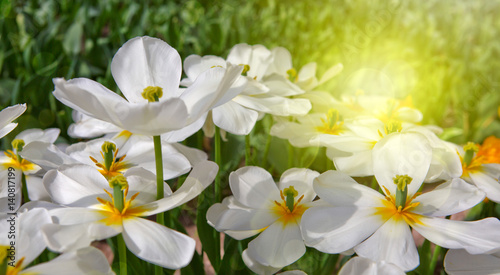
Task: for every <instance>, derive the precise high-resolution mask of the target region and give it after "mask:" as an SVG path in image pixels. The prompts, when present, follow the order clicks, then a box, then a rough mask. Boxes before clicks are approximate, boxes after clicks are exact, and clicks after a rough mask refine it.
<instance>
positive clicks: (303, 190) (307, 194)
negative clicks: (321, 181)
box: [278, 168, 319, 202]
mask: <svg viewBox="0 0 500 275" xmlns="http://www.w3.org/2000/svg"><path fill="white" fill-rule="evenodd" d="M317 176H319V173H318V172H316V171H313V170H310V169H305V168H291V169H288V170H286V171H285V172H283V174H282V175H281V178H280V182H279V183H278V187H279V189H280V190H284V189H285V188H288V187H289V186H291V185H292V186H293V187H294V188H295V189H296V190H297V191H298V192H299V195H298V197H297V198H299V197H300V196H302V195H304V198H303V199H302V201H303V202H309V201H312V200H313V199H314V198H315V197H316V193H315V192H314V189H313V180H314V179H315V178H316V177H317Z"/></svg>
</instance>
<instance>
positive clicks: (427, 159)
mask: <svg viewBox="0 0 500 275" xmlns="http://www.w3.org/2000/svg"><path fill="white" fill-rule="evenodd" d="M431 159H432V149H431V147H430V145H429V142H428V141H427V139H426V138H425V137H424V136H423V135H421V134H418V133H393V134H390V135H388V136H386V137H385V138H383V139H382V140H380V141H379V142H377V144H376V145H375V147H374V148H373V171H374V173H375V178H377V181H378V183H379V185H380V186H385V187H386V188H387V189H388V190H389V191H390V192H391V194H396V184H394V182H393V178H394V177H395V176H397V175H408V176H409V177H411V178H412V179H413V180H412V181H411V183H410V184H409V185H408V196H412V195H413V194H415V193H416V192H417V190H418V189H419V188H420V186H421V185H422V183H423V181H424V179H425V176H426V175H427V171H428V170H429V166H430V163H431ZM384 192H385V191H384ZM386 195H387V194H386Z"/></svg>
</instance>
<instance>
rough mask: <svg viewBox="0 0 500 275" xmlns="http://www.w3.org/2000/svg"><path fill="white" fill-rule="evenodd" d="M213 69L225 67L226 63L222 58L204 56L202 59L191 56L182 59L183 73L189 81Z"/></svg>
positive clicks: (194, 55) (197, 56)
mask: <svg viewBox="0 0 500 275" xmlns="http://www.w3.org/2000/svg"><path fill="white" fill-rule="evenodd" d="M213 67H226V61H225V60H224V59H223V58H222V57H218V56H214V55H205V56H203V57H201V56H199V55H196V54H192V55H190V56H188V57H186V59H184V71H185V72H186V75H187V76H188V78H189V79H190V80H191V81H194V80H195V79H196V78H197V77H198V76H199V75H200V74H202V73H203V72H204V71H207V70H209V69H211V68H213Z"/></svg>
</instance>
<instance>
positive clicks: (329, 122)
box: [316, 109, 344, 135]
mask: <svg viewBox="0 0 500 275" xmlns="http://www.w3.org/2000/svg"><path fill="white" fill-rule="evenodd" d="M321 123H322V125H321V126H317V127H316V130H317V131H318V132H321V133H325V134H329V135H339V134H340V133H342V131H343V125H344V122H343V121H342V119H341V118H340V114H339V111H338V110H336V109H330V110H328V114H327V115H326V119H324V118H321Z"/></svg>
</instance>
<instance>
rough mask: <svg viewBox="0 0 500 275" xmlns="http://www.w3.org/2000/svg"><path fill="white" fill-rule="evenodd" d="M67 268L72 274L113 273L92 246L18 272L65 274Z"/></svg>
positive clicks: (40, 274)
mask: <svg viewBox="0 0 500 275" xmlns="http://www.w3.org/2000/svg"><path fill="white" fill-rule="evenodd" d="M69 270H71V274H73V275H85V274H95V275H112V274H115V273H114V272H113V270H111V267H110V266H109V263H108V260H107V259H106V257H105V256H104V254H103V253H102V252H101V251H100V250H99V249H97V248H94V247H92V246H89V247H86V248H82V249H79V250H76V251H72V252H68V253H64V254H62V255H60V256H59V257H57V258H55V259H53V260H52V261H50V262H46V263H42V264H39V265H36V266H32V267H30V268H28V269H25V270H23V271H22V272H21V273H20V274H21V275H22V274H37V275H67V274H68V271H69Z"/></svg>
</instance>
